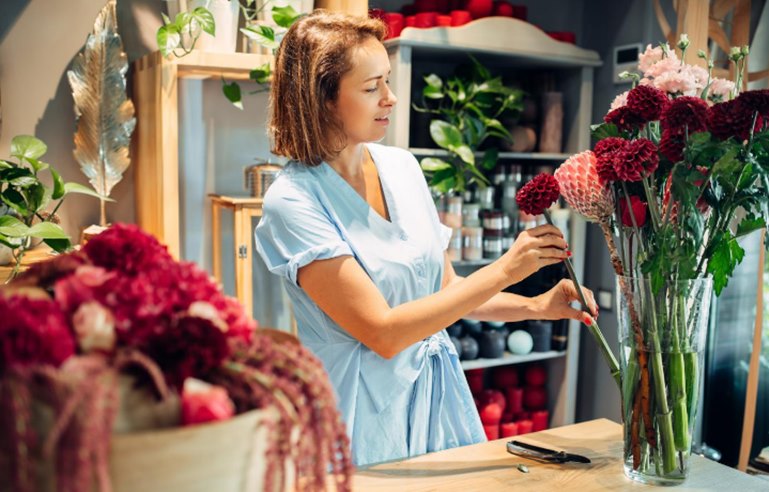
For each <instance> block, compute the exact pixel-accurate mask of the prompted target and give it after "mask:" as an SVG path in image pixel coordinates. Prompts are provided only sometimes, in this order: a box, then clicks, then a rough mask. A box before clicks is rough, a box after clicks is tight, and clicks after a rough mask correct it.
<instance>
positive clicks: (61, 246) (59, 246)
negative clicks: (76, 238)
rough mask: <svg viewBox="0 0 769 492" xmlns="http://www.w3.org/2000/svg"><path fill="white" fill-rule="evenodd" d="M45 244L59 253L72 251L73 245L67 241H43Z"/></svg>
mask: <svg viewBox="0 0 769 492" xmlns="http://www.w3.org/2000/svg"><path fill="white" fill-rule="evenodd" d="M43 242H44V243H45V244H47V245H48V246H50V247H51V249H53V250H54V251H56V252H57V253H66V252H67V251H69V250H70V249H72V243H71V242H70V240H69V238H67V239H43Z"/></svg>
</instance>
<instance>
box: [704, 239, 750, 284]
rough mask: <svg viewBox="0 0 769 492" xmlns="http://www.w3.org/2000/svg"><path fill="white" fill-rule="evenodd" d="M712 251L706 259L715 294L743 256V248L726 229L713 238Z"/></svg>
mask: <svg viewBox="0 0 769 492" xmlns="http://www.w3.org/2000/svg"><path fill="white" fill-rule="evenodd" d="M712 251H713V254H712V255H711V256H710V259H709V260H708V273H710V274H712V275H713V288H714V289H715V291H716V295H720V294H721V291H722V290H723V289H724V287H726V284H727V283H728V282H729V277H730V276H731V274H732V272H733V271H734V268H735V267H736V266H737V265H738V264H739V263H740V262H741V261H742V259H743V258H744V257H745V250H743V249H742V248H741V247H740V245H739V244H738V243H737V240H736V239H735V238H734V236H732V233H731V232H729V231H726V232H724V233H723V234H720V235H719V236H717V237H716V238H715V240H714V241H713V249H712Z"/></svg>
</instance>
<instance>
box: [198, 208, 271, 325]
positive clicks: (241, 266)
mask: <svg viewBox="0 0 769 492" xmlns="http://www.w3.org/2000/svg"><path fill="white" fill-rule="evenodd" d="M208 196H209V197H210V198H211V226H212V229H213V233H214V237H213V247H212V254H213V257H214V258H213V270H214V277H215V278H216V280H218V281H219V282H220V283H221V281H222V256H221V254H222V243H221V241H222V231H221V221H220V216H219V214H220V211H221V209H222V208H226V209H230V210H232V214H233V230H234V232H235V238H234V245H235V251H234V253H235V297H236V298H237V299H238V301H240V303H241V304H242V305H243V307H244V308H245V310H246V312H247V313H248V315H249V316H253V315H254V306H253V297H252V292H253V285H252V280H253V279H252V275H251V272H252V270H251V269H252V260H251V259H252V257H253V252H252V247H251V245H252V241H253V229H252V228H251V219H252V218H254V217H261V216H262V199H261V198H254V197H231V196H223V195H215V194H211V195H208Z"/></svg>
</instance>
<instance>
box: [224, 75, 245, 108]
mask: <svg viewBox="0 0 769 492" xmlns="http://www.w3.org/2000/svg"><path fill="white" fill-rule="evenodd" d="M222 92H224V97H226V98H227V100H228V101H230V102H231V103H232V105H233V106H235V107H236V108H238V109H240V110H241V111H242V110H243V100H242V97H241V95H240V85H238V83H237V82H230V83H227V82H225V81H224V80H222Z"/></svg>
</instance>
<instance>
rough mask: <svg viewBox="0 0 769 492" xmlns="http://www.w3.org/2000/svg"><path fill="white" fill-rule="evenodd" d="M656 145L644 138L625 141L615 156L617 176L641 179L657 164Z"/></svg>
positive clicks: (634, 179)
mask: <svg viewBox="0 0 769 492" xmlns="http://www.w3.org/2000/svg"><path fill="white" fill-rule="evenodd" d="M659 162H660V158H659V155H657V146H656V145H654V142H652V141H651V140H648V139H646V138H638V139H635V140H631V141H629V142H627V144H626V145H625V147H624V148H623V149H621V150H619V151H618V152H617V154H616V158H615V170H616V172H617V177H618V178H619V179H621V180H623V181H641V179H643V178H644V177H646V176H648V175H650V174H651V173H653V172H654V171H655V170H656V169H657V166H658V165H659Z"/></svg>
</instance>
